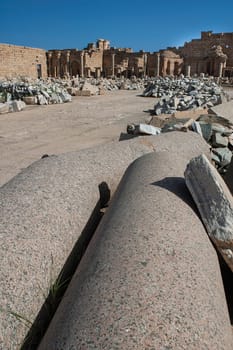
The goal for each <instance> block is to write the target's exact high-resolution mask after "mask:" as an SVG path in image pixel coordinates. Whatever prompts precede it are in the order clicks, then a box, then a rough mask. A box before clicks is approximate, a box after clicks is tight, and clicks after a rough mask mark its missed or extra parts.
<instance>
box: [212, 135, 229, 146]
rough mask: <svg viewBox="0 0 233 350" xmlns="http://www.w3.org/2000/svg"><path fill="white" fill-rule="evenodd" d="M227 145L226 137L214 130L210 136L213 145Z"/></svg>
mask: <svg viewBox="0 0 233 350" xmlns="http://www.w3.org/2000/svg"><path fill="white" fill-rule="evenodd" d="M227 145H228V138H227V137H224V136H222V135H221V134H220V133H218V132H216V133H215V134H213V137H212V146H213V147H226V146H227Z"/></svg>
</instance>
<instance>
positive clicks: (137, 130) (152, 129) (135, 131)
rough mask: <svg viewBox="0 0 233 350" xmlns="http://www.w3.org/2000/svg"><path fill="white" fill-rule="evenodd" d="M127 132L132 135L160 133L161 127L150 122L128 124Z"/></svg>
mask: <svg viewBox="0 0 233 350" xmlns="http://www.w3.org/2000/svg"><path fill="white" fill-rule="evenodd" d="M127 133H128V134H132V135H158V134H160V133H161V129H160V128H158V127H156V126H153V125H148V124H138V125H135V124H128V125H127Z"/></svg>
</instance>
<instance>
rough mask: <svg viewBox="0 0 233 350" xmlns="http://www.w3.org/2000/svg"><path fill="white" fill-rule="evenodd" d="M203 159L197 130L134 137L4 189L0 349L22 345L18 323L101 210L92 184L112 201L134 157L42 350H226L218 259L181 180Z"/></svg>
mask: <svg viewBox="0 0 233 350" xmlns="http://www.w3.org/2000/svg"><path fill="white" fill-rule="evenodd" d="M153 151H155V152H153ZM151 152H152V153H151ZM146 153H150V154H148V155H145V154H146ZM200 153H205V154H208V147H207V144H206V143H205V142H204V141H203V139H201V138H200V137H199V135H196V134H194V133H185V134H183V133H176V132H173V133H169V134H163V135H159V136H155V137H146V138H145V137H142V138H137V139H133V140H130V141H124V142H120V143H116V144H114V143H113V144H111V145H105V146H100V147H98V148H96V149H90V150H85V151H81V152H73V153H70V154H66V155H61V156H58V157H56V156H53V157H48V158H44V159H41V160H40V161H38V162H37V163H34V164H32V165H31V166H30V167H29V168H27V169H26V170H24V171H23V172H22V173H21V174H19V175H18V176H16V177H15V178H14V179H12V180H11V181H10V182H9V183H7V184H6V185H4V186H3V187H2V188H1V189H0V194H1V201H2V203H1V212H0V216H1V225H2V227H1V236H2V237H1V269H2V273H1V275H0V281H1V283H0V288H1V291H0V295H1V301H0V302H1V322H0V339H1V341H0V348H3V349H18V348H19V344H20V343H21V342H22V341H23V340H24V337H25V335H26V334H27V327H26V326H25V325H24V324H23V323H22V322H21V321H22V319H24V320H26V319H30V320H31V321H32V322H33V321H34V320H35V318H36V316H37V314H38V312H39V311H40V308H41V305H42V304H43V302H44V294H45V293H46V291H47V290H48V288H49V286H50V284H51V278H52V279H54V278H56V277H57V276H58V274H59V272H60V271H61V269H62V267H63V266H64V264H65V261H66V259H67V256H68V255H69V254H70V252H71V250H72V248H73V246H74V245H75V242H76V241H77V239H78V238H79V236H80V235H81V232H82V231H83V229H84V227H85V224H86V223H87V221H88V219H89V218H90V216H91V215H92V213H93V211H94V210H95V208H96V206H97V207H100V201H99V198H100V195H99V185H100V184H101V183H105V184H107V185H108V188H110V189H111V191H112V192H115V189H116V186H117V185H118V183H119V181H120V179H121V177H122V175H123V173H124V171H125V169H126V168H127V166H128V165H129V164H130V163H132V162H133V161H134V160H135V159H137V158H139V159H137V160H136V161H134V162H133V163H132V164H131V165H130V166H129V168H128V170H127V171H126V172H125V175H124V176H123V178H122V180H121V182H120V185H119V186H118V189H117V191H116V193H115V194H114V196H113V199H112V200H111V204H110V207H109V209H108V211H107V213H106V214H105V215H104V218H103V220H102V221H101V223H100V225H99V227H98V229H97V231H96V232H95V234H94V236H93V238H92V240H91V243H90V244H89V246H88V248H87V251H86V253H85V255H84V257H83V259H82V260H81V263H80V264H79V267H78V269H77V271H76V272H75V274H74V276H73V278H72V281H71V283H70V285H69V287H68V289H67V291H66V293H65V295H64V297H63V299H62V302H61V304H60V306H59V308H58V310H57V312H56V314H55V316H54V318H53V320H52V322H51V324H50V326H49V328H48V330H47V333H46V335H45V337H44V338H43V340H42V342H41V344H40V346H39V349H40V350H43V349H51V350H55V349H56V350H58V349H63V350H66V349H67V350H68V349H83V350H84V349H85V350H86V349H88V350H89V349H140V350H141V349H163V350H165V349H187V348H189V349H203V350H204V349H211V350H214V349H216V350H217V349H226V350H228V349H232V346H233V343H232V332H231V327H230V320H229V315H228V310H227V306H226V301H225V295H224V289H223V285H222V279H221V274H220V270H219V264H218V259H217V255H216V252H215V250H214V248H213V246H212V244H211V243H210V241H209V238H208V236H207V234H206V231H205V229H204V227H203V225H202V223H201V220H200V218H199V216H198V214H197V212H196V209H195V206H194V204H193V202H192V199H191V197H190V195H189V193H188V190H187V188H186V186H185V182H184V175H183V174H184V170H185V167H186V165H187V163H188V161H189V160H190V159H191V158H193V157H195V156H197V155H199V154H200ZM142 155H144V156H143V157H140V156H142ZM15 315H18V316H20V315H23V317H21V318H20V317H17V318H16V317H15Z"/></svg>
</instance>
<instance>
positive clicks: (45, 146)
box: [0, 90, 156, 186]
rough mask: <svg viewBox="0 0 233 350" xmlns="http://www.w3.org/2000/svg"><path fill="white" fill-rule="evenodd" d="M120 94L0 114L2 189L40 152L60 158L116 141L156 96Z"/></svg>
mask: <svg viewBox="0 0 233 350" xmlns="http://www.w3.org/2000/svg"><path fill="white" fill-rule="evenodd" d="M141 92H142V91H128V90H126V91H125V90H119V91H113V92H107V93H106V94H105V95H100V96H92V97H74V98H73V101H72V102H71V103H66V104H59V105H49V106H27V108H26V109H25V110H24V111H21V112H16V113H9V114H3V115H0V154H1V157H0V186H1V185H3V184H4V183H6V182H7V181H9V180H10V179H11V178H12V177H13V176H15V175H16V174H17V173H19V172H20V170H21V169H22V168H25V167H27V166H28V165H30V164H31V163H32V162H34V161H35V160H38V159H39V158H41V156H42V155H44V154H61V153H65V152H69V151H74V150H80V149H83V148H89V147H92V146H95V145H98V144H101V143H107V142H112V141H114V140H118V139H119V136H120V133H121V132H126V126H127V124H128V123H132V122H135V123H137V122H145V121H146V120H148V119H149V118H150V114H149V113H145V112H144V111H146V110H149V109H153V107H154V104H155V102H156V99H155V98H148V97H141V96H139V95H140V93H141Z"/></svg>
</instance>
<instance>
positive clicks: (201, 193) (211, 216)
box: [184, 155, 233, 271]
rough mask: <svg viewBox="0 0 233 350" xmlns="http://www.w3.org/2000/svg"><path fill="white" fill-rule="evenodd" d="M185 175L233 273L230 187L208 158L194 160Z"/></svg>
mask: <svg viewBox="0 0 233 350" xmlns="http://www.w3.org/2000/svg"><path fill="white" fill-rule="evenodd" d="M184 175H185V181H186V185H187V187H188V189H189V191H190V193H191V194H192V197H193V199H194V201H195V203H196V205H197V208H198V210H199V212H200V214H201V217H202V221H203V223H204V225H205V227H206V230H207V232H208V235H209V237H210V238H211V240H212V241H213V242H214V244H215V245H216V247H217V249H218V250H219V252H220V253H221V254H222V256H223V258H224V259H225V261H226V263H227V264H228V266H229V267H230V269H231V270H232V271H233V255H232V254H229V251H232V250H233V199H232V195H231V193H230V191H229V189H228V187H227V185H226V184H225V182H224V180H223V179H222V177H221V176H220V174H219V173H218V171H217V170H216V169H215V167H214V166H213V165H212V164H211V163H210V162H209V160H208V159H207V157H206V156H205V155H201V156H199V157H196V158H193V159H192V160H191V161H190V162H189V164H188V166H187V168H186V170H185V174H184ZM226 252H227V253H226Z"/></svg>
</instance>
